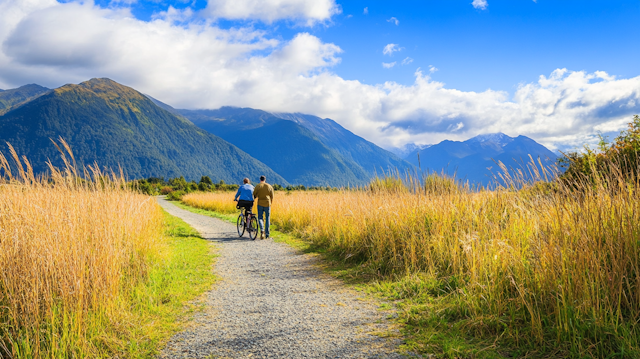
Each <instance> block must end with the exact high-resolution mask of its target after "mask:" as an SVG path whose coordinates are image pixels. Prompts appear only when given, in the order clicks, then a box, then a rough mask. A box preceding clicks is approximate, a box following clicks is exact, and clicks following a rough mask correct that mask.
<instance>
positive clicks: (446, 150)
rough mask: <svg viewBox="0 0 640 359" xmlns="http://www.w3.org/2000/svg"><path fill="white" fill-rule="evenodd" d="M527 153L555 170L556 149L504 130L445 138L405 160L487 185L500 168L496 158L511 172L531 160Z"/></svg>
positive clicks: (415, 151) (413, 153) (417, 151)
mask: <svg viewBox="0 0 640 359" xmlns="http://www.w3.org/2000/svg"><path fill="white" fill-rule="evenodd" d="M529 155H531V157H532V158H533V159H534V160H536V161H537V160H538V158H539V159H540V160H541V161H542V163H543V165H544V166H545V167H546V168H547V169H551V170H554V167H555V166H554V165H555V163H556V160H557V158H558V156H557V155H556V154H555V153H553V152H551V151H550V150H549V149H547V148H546V147H544V146H542V145H541V144H539V143H537V142H535V141H534V140H532V139H530V138H529V137H525V136H517V137H509V136H507V135H505V134H503V133H493V134H484V135H479V136H476V137H473V138H471V139H468V140H466V141H449V140H445V141H442V142H440V143H438V144H437V145H433V146H429V147H427V148H424V149H416V150H414V151H413V152H411V153H409V154H408V155H407V156H406V157H405V160H407V161H408V162H410V163H412V164H414V165H415V166H418V167H419V168H420V169H421V170H423V171H426V172H436V173H444V174H446V175H449V176H455V177H456V178H457V179H459V180H462V181H469V183H471V184H482V185H485V186H486V185H488V184H489V183H490V182H495V180H496V178H497V175H498V174H499V173H502V172H503V171H502V170H501V169H500V167H499V166H498V162H502V163H503V164H504V165H505V166H506V167H507V168H508V169H510V172H511V173H513V171H517V170H519V169H525V168H526V166H527V164H528V163H530V162H531V159H530V158H529ZM538 166H539V165H538ZM523 173H528V171H523ZM498 182H500V181H499V180H498Z"/></svg>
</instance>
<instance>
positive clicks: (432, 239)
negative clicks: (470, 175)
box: [183, 177, 640, 358]
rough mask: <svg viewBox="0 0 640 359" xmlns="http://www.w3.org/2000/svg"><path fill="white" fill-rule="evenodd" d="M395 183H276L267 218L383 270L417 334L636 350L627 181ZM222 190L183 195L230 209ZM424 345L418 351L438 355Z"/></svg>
mask: <svg viewBox="0 0 640 359" xmlns="http://www.w3.org/2000/svg"><path fill="white" fill-rule="evenodd" d="M402 180H403V181H404V183H405V184H404V185H402V181H401V180H400V179H398V178H395V179H394V178H390V177H388V178H386V179H379V180H377V181H376V182H374V183H373V184H372V185H371V186H370V187H369V188H364V189H360V190H343V191H338V192H330V191H313V192H291V193H285V192H276V197H275V200H274V203H273V208H272V223H274V224H275V225H277V226H278V228H279V230H281V231H284V232H288V233H292V234H295V235H297V236H300V237H302V238H304V239H307V240H309V241H311V242H313V243H314V244H317V245H319V246H322V247H324V248H327V249H328V250H330V251H331V252H333V253H335V254H338V255H339V256H340V258H342V259H343V260H346V261H352V262H353V263H358V264H359V265H365V266H367V267H369V268H372V269H373V270H374V271H376V272H377V273H379V275H380V277H381V278H387V279H389V278H391V279H392V280H393V281H395V284H394V285H392V287H393V289H392V291H393V292H394V296H395V298H396V299H409V300H414V305H413V306H410V307H407V308H406V311H407V312H406V313H405V316H406V321H407V323H409V324H411V325H413V326H414V327H415V328H416V329H415V330H416V333H418V332H421V331H422V332H424V334H425V337H426V334H428V333H431V334H429V335H431V336H433V335H439V334H438V333H435V332H430V331H424V330H422V329H420V328H421V327H429V326H432V327H434V326H435V327H438V326H439V328H440V329H442V328H444V329H445V330H450V329H451V328H456V330H457V331H456V333H464V334H465V335H468V336H470V337H472V338H481V339H482V338H484V339H487V338H489V340H488V342H489V344H491V342H494V344H493V347H495V346H496V343H498V342H499V343H506V344H508V345H511V347H516V348H517V347H523V348H526V349H525V350H524V351H522V352H520V354H519V355H525V353H538V354H539V355H542V356H547V357H556V356H557V357H560V356H562V357H564V356H571V357H603V358H604V357H608V355H609V354H611V353H622V354H621V355H620V357H636V356H637V355H639V351H638V350H639V344H640V343H639V339H640V335H639V333H638V329H637V326H636V324H637V322H638V320H640V200H639V199H638V194H637V192H636V190H635V188H638V184H637V183H631V184H630V183H629V182H625V181H617V180H615V178H608V179H606V180H607V181H604V179H602V178H601V180H600V181H596V182H595V183H586V182H585V183H573V184H562V183H557V184H554V185H550V184H547V185H543V184H538V185H535V186H526V188H524V189H521V190H518V191H516V190H508V189H504V188H503V189H498V190H495V191H469V190H468V189H465V188H460V187H456V186H452V185H451V184H452V183H451V182H449V185H447V181H446V180H442V179H440V180H438V179H437V178H435V177H431V178H429V179H427V180H425V181H423V182H422V183H423V184H419V183H418V181H414V180H412V179H410V178H408V180H407V179H402ZM434 181H435V182H434ZM425 183H426V185H425ZM398 184H400V185H398ZM232 197H233V193H206V194H205V193H193V194H188V195H186V196H184V197H183V202H184V203H185V204H187V205H189V206H192V207H197V208H202V209H207V210H213V211H218V212H223V213H233V212H236V209H235V204H234V203H233V202H232ZM423 292H424V293H423ZM425 293H427V294H429V295H428V297H430V298H426V297H425V298H423V297H421V296H422V295H423V294H425ZM418 297H420V298H422V299H420V300H417V299H416V298H418ZM412 298H413V299H412ZM416 300H417V301H416ZM431 301H436V302H437V301H440V303H441V304H442V305H440V306H429V305H427V304H428V303H430V302H431ZM423 302H424V303H423ZM436 317H437V318H436ZM434 318H436V319H437V320H436V319H434ZM443 318H444V319H443ZM434 320H435V321H438V320H439V321H440V322H439V323H440V324H438V323H436V324H434V323H433V322H434ZM443 321H444V322H445V325H442V323H441V322H443ZM447 323H448V324H447ZM452 323H453V324H452ZM452 325H453V326H452ZM447 326H448V327H447ZM434 333H435V334H434ZM424 341H428V340H427V339H424ZM486 342H487V341H485V342H484V343H486ZM438 345H440V346H442V343H440V344H438V343H436V344H434V346H432V347H431V349H429V348H428V345H427V346H426V347H425V348H426V349H425V348H423V349H425V351H426V352H429V350H435V352H436V353H437V352H441V353H444V354H447V353H446V350H445V349H443V348H438ZM490 346H491V345H490ZM452 353H453V354H447V355H448V356H452V357H456V356H457V355H456V354H455V351H453V352H452ZM514 353H515V352H514ZM544 353H546V354H544ZM514 355H517V354H514ZM532 355H533V354H532ZM463 357H464V356H463Z"/></svg>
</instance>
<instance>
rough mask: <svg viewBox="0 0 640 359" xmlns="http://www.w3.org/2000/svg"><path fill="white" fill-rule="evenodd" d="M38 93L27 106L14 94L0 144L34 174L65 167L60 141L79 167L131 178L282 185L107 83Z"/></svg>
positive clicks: (213, 139) (0, 125)
mask: <svg viewBox="0 0 640 359" xmlns="http://www.w3.org/2000/svg"><path fill="white" fill-rule="evenodd" d="M29 86H30V85H29ZM21 89H22V88H21ZM17 90H20V89H17ZM39 91H40V93H39V94H35V93H34V92H27V94H28V95H30V96H31V97H32V98H33V99H31V100H30V101H27V102H24V101H20V99H21V98H25V95H24V93H25V91H23V90H20V91H14V93H15V94H18V95H16V96H20V97H19V99H18V100H15V99H14V97H8V98H5V101H6V103H9V104H11V103H14V104H16V105H14V106H12V107H7V108H6V109H5V110H7V111H6V113H5V114H3V115H2V116H0V140H2V141H3V142H8V143H10V144H11V145H13V146H14V147H15V149H16V151H17V153H18V154H20V155H24V156H26V157H27V158H28V159H29V160H30V162H31V163H32V165H33V168H34V171H35V172H36V173H43V172H46V170H47V166H46V161H48V160H49V159H51V160H52V161H53V163H54V164H55V165H58V166H60V165H62V163H61V160H60V156H59V154H58V153H57V149H56V148H55V146H53V144H52V143H51V140H50V139H58V138H59V137H61V138H63V139H65V140H66V141H67V142H68V143H69V145H70V146H71V148H72V150H73V153H74V156H75V159H76V160H77V162H78V164H79V165H90V164H93V163H94V162H97V163H98V164H99V165H100V166H102V167H107V168H109V169H111V170H118V168H119V167H122V169H123V170H124V172H125V174H126V175H127V177H129V178H141V177H150V176H164V177H178V176H185V177H186V178H188V179H198V178H200V176H204V175H208V176H210V177H211V178H214V179H221V180H224V181H228V182H236V183H237V182H239V181H240V180H241V179H242V178H243V177H244V176H247V175H250V174H251V175H253V177H257V176H259V175H260V174H264V175H266V176H267V177H269V178H270V180H271V181H273V182H274V183H281V184H286V183H287V181H286V180H285V179H284V178H283V177H282V176H280V175H279V174H277V173H276V172H275V171H273V170H272V169H270V168H269V167H268V166H266V165H265V164H263V163H262V162H260V161H258V160H256V159H255V158H253V157H251V156H249V155H248V154H247V153H245V152H243V151H242V150H240V149H238V148H237V147H236V146H234V145H232V144H230V143H228V142H226V141H224V140H222V139H221V138H219V137H217V136H214V135H212V134H210V133H208V132H206V131H204V130H201V129H199V128H198V127H196V126H194V125H193V124H192V123H191V122H189V121H187V120H185V119H184V118H181V117H177V116H175V115H174V114H172V113H170V112H168V111H166V110H164V109H162V108H160V107H158V106H157V105H155V104H154V103H153V102H152V101H151V100H150V99H149V98H147V97H146V96H144V95H142V94H141V93H139V92H138V91H135V90H134V89H132V88H129V87H126V86H123V85H120V84H118V83H116V82H114V81H111V80H109V79H92V80H89V81H86V82H83V83H81V84H79V85H65V86H62V87H59V88H57V89H55V90H48V89H44V88H42V89H40V90H39ZM6 92H7V91H3V92H1V93H0V94H5V93H6ZM36 92H37V91H36Z"/></svg>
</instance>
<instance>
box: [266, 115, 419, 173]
mask: <svg viewBox="0 0 640 359" xmlns="http://www.w3.org/2000/svg"><path fill="white" fill-rule="evenodd" d="M274 115H275V116H278V117H280V118H282V119H286V120H290V121H293V122H295V123H297V124H299V125H300V126H303V127H305V128H307V129H309V130H310V131H311V132H313V133H314V134H315V135H316V136H318V138H320V141H322V143H324V144H325V145H327V146H328V147H329V148H333V149H335V150H336V151H338V153H340V154H341V155H342V156H344V158H346V159H350V160H353V161H354V162H356V163H357V164H358V165H360V166H361V167H362V168H363V169H364V170H365V171H367V172H368V173H369V174H370V175H373V174H375V173H378V174H380V173H381V172H385V171H389V170H393V171H395V170H396V169H397V170H399V171H400V172H401V173H403V172H406V171H413V170H414V167H413V166H412V165H411V164H410V163H408V162H407V161H405V160H403V159H402V158H400V157H398V156H396V155H395V154H393V153H391V152H389V151H387V150H385V149H382V148H380V147H378V146H377V145H375V144H373V143H371V142H369V141H367V140H365V139H364V138H362V137H360V136H357V135H355V134H354V133H353V132H351V131H349V130H347V129H346V128H344V127H342V126H340V125H339V124H338V123H337V122H335V121H333V120H332V119H329V118H320V117H318V116H313V115H305V114H301V113H276V114H274Z"/></svg>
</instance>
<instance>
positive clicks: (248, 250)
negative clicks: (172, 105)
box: [158, 198, 405, 359]
mask: <svg viewBox="0 0 640 359" xmlns="http://www.w3.org/2000/svg"><path fill="white" fill-rule="evenodd" d="M158 202H159V203H160V205H161V206H162V207H163V208H164V209H165V210H166V211H167V212H169V213H170V214H172V215H174V216H177V217H180V218H182V219H183V220H184V221H185V222H187V223H188V224H189V225H191V226H192V227H193V228H195V229H196V230H197V231H199V232H200V233H201V235H202V236H203V237H204V238H205V239H207V240H209V241H212V242H215V243H216V244H217V247H219V248H220V250H219V252H218V253H219V255H220V257H219V258H218V259H217V262H216V264H215V268H214V271H215V273H216V274H217V275H218V276H219V277H221V281H219V282H217V283H216V284H215V285H214V288H213V289H212V290H211V291H210V292H208V293H206V294H205V296H206V299H205V301H206V309H205V310H204V311H202V312H199V313H197V314H195V316H194V320H193V322H192V323H191V324H190V325H189V326H188V329H186V330H185V331H184V332H181V333H179V334H177V335H175V336H174V337H173V338H171V339H170V341H169V343H168V344H167V346H166V347H165V348H164V349H163V350H162V352H161V354H160V355H159V358H211V359H213V358H404V357H405V356H403V355H400V354H398V353H397V352H396V349H397V346H398V345H399V344H402V340H401V339H399V333H398V331H397V330H396V329H393V326H392V325H391V324H390V323H389V322H387V321H386V319H385V317H386V316H388V315H389V314H391V313H390V312H388V311H383V310H380V309H379V308H378V306H377V305H376V303H375V301H373V300H371V299H367V298H366V296H365V295H363V294H362V293H358V292H357V291H355V290H353V289H350V288H348V287H347V286H345V285H344V284H343V283H342V282H340V281H339V280H337V279H335V278H333V277H331V276H330V275H327V274H325V273H322V271H321V270H319V269H318V268H317V264H318V259H317V258H315V257H314V256H312V255H306V254H301V253H300V252H299V251H296V250H294V249H293V248H291V247H289V246H288V245H286V244H283V243H276V242H273V241H272V240H260V239H256V240H255V241H252V240H250V239H249V238H248V236H247V235H246V234H245V236H244V237H242V238H239V237H238V234H237V232H236V228H235V225H232V224H230V223H227V222H223V221H221V220H219V219H216V218H211V217H208V216H204V215H199V214H195V213H192V212H189V211H186V210H183V209H181V208H178V207H176V206H175V205H173V204H171V203H170V202H168V201H166V200H164V199H163V198H158ZM275 215H277V214H275ZM372 332H377V333H393V335H392V336H391V337H387V338H383V337H381V336H376V335H372V334H369V333H372Z"/></svg>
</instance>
